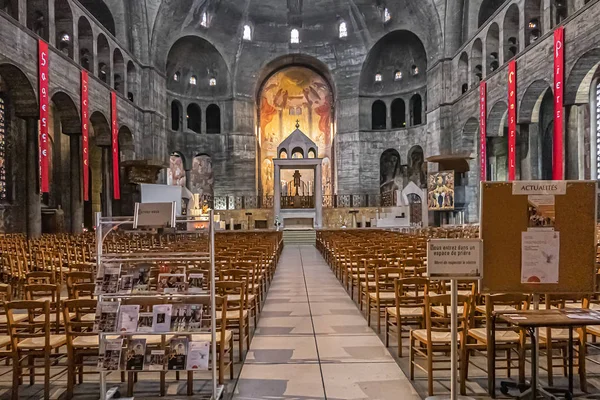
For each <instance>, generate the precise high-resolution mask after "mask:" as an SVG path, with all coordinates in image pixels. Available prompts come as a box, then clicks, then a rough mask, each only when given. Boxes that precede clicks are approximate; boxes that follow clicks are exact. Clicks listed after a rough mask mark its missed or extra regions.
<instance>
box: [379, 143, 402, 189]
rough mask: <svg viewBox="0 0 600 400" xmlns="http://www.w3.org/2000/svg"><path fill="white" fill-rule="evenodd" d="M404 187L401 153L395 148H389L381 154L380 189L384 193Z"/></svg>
mask: <svg viewBox="0 0 600 400" xmlns="http://www.w3.org/2000/svg"><path fill="white" fill-rule="evenodd" d="M402 187H403V183H402V173H401V171H400V154H398V152H397V151H396V150H394V149H388V150H386V151H384V152H383V153H382V154H381V158H380V160H379V191H380V193H382V194H383V193H387V192H390V191H393V190H398V189H401V188H402Z"/></svg>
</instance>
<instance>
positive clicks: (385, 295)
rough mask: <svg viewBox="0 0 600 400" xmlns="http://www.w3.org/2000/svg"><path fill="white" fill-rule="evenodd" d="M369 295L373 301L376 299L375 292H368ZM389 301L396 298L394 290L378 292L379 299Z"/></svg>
mask: <svg viewBox="0 0 600 400" xmlns="http://www.w3.org/2000/svg"><path fill="white" fill-rule="evenodd" d="M369 297H370V298H371V300H373V301H377V293H369ZM381 300H383V301H390V300H396V293H394V292H379V301H381Z"/></svg>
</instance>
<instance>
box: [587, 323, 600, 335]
mask: <svg viewBox="0 0 600 400" xmlns="http://www.w3.org/2000/svg"><path fill="white" fill-rule="evenodd" d="M585 331H586V332H587V333H589V334H590V335H594V336H600V325H590V326H586V327H585Z"/></svg>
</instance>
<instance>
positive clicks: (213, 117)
mask: <svg viewBox="0 0 600 400" xmlns="http://www.w3.org/2000/svg"><path fill="white" fill-rule="evenodd" d="M206 133H221V109H220V108H219V106H218V105H216V104H210V105H209V106H208V107H206Z"/></svg>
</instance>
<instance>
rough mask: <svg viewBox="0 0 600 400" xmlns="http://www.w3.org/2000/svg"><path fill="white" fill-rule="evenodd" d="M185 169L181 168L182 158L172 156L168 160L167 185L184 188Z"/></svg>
mask: <svg viewBox="0 0 600 400" xmlns="http://www.w3.org/2000/svg"><path fill="white" fill-rule="evenodd" d="M186 183H187V182H186V177H185V168H184V167H183V158H181V156H179V155H176V154H175V155H172V156H171V157H170V159H169V170H168V171H167V184H168V185H175V186H182V187H185V186H186Z"/></svg>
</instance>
